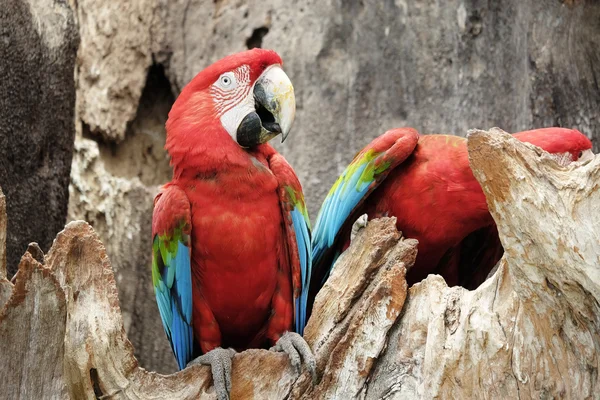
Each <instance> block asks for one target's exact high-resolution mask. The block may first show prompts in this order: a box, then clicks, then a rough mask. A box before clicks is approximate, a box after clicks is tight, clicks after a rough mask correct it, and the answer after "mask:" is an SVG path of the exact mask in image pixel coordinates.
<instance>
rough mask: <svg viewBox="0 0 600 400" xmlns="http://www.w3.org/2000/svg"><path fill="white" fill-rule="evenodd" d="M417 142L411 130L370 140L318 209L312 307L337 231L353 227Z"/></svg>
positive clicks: (329, 263)
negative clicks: (352, 218)
mask: <svg viewBox="0 0 600 400" xmlns="http://www.w3.org/2000/svg"><path fill="white" fill-rule="evenodd" d="M418 141H419V133H418V132H417V131H416V130H415V129H412V128H399V129H391V130H389V131H387V132H385V133H384V134H383V135H381V136H379V137H378V138H376V139H375V140H373V141H372V142H371V143H369V145H367V146H366V147H365V148H364V149H363V150H362V151H360V152H359V153H358V154H357V155H356V156H355V157H354V160H352V162H351V163H350V165H348V167H346V169H345V170H344V172H343V173H342V175H340V177H339V178H338V179H337V180H336V181H335V183H334V184H333V186H332V187H331V189H330V190H329V193H328V194H327V197H325V201H324V202H323V204H322V205H321V209H320V210H319V214H318V216H317V222H316V223H315V229H314V231H313V247H312V257H313V270H312V279H311V282H310V293H311V296H310V301H309V307H310V308H312V307H311V305H312V301H313V300H314V296H316V292H318V290H319V289H320V288H321V287H322V286H323V284H324V283H325V280H326V279H327V277H328V276H329V272H330V270H331V267H332V266H333V265H332V264H333V261H335V260H334V258H335V257H332V256H333V255H334V254H333V253H335V255H337V253H338V252H339V249H336V248H334V243H335V242H336V239H337V238H338V236H339V233H340V231H341V230H342V228H343V227H345V226H346V225H347V224H352V223H354V221H350V220H349V217H350V216H352V215H353V214H354V212H355V211H356V210H357V209H358V207H360V206H361V205H362V203H363V202H364V201H365V199H366V198H367V197H368V196H369V194H370V193H371V192H373V190H375V188H376V187H377V186H378V185H379V184H380V183H381V182H383V181H384V180H385V178H386V177H387V175H388V174H389V173H390V171H392V170H393V169H394V168H395V167H396V166H397V165H399V164H401V163H402V162H403V161H404V160H406V159H407V158H408V157H409V156H410V155H411V154H412V152H413V150H414V149H415V147H416V146H417V142H418Z"/></svg>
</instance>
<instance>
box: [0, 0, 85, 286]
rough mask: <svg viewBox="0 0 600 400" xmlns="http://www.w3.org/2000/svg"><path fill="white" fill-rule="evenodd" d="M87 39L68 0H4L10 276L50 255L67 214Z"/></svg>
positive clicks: (0, 148) (0, 161)
mask: <svg viewBox="0 0 600 400" xmlns="http://www.w3.org/2000/svg"><path fill="white" fill-rule="evenodd" d="M78 43H79V35H78V33H77V27H76V25H75V19H74V16H73V12H72V11H71V9H70V7H69V5H68V3H67V1H66V0H44V1H21V0H19V1H15V0H0V186H1V187H2V189H3V190H4V193H5V194H6V197H7V201H6V202H7V207H8V215H9V220H8V221H9V222H8V235H7V246H8V271H9V273H10V275H12V274H14V273H15V271H16V270H17V265H18V263H19V258H20V257H21V255H22V254H23V253H24V252H25V250H26V249H27V244H28V243H29V242H38V243H39V244H40V245H41V246H42V248H43V249H44V250H48V249H49V248H50V245H51V244H52V240H53V239H54V237H55V236H56V233H57V232H58V231H60V230H61V229H62V228H63V226H64V224H65V219H66V216H67V203H68V200H69V191H68V185H69V174H70V172H71V159H72V155H73V140H74V138H75V127H74V125H73V120H74V118H75V82H74V81H73V70H74V68H75V57H76V52H77V46H78Z"/></svg>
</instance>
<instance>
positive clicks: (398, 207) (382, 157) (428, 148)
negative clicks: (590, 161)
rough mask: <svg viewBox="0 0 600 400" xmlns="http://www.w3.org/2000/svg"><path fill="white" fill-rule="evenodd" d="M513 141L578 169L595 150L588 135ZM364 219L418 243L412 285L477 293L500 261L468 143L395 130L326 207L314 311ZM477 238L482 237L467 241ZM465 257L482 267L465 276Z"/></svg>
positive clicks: (317, 238)
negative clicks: (430, 282)
mask: <svg viewBox="0 0 600 400" xmlns="http://www.w3.org/2000/svg"><path fill="white" fill-rule="evenodd" d="M515 137H516V138H518V139H519V140H521V141H523V142H528V143H531V144H533V145H536V146H538V147H541V148H542V149H543V150H545V151H547V152H550V153H555V154H561V153H564V155H565V156H567V157H568V158H569V159H571V160H573V161H575V160H577V159H579V158H580V157H581V155H582V154H583V153H584V152H586V153H587V152H589V153H591V148H592V143H591V141H590V140H589V139H588V138H587V137H586V136H585V135H583V134H582V133H581V132H579V131H577V130H572V129H564V128H546V129H536V130H531V131H526V132H521V133H517V134H515ZM364 214H367V216H368V219H373V218H378V217H383V216H390V217H391V216H395V217H396V219H397V222H396V225H397V228H398V230H400V231H402V233H403V235H404V236H405V237H408V238H414V239H417V240H418V241H419V244H418V254H417V259H416V262H415V265H414V266H413V267H412V268H411V269H410V270H409V272H408V274H407V281H408V284H409V285H412V284H414V283H416V282H418V281H420V280H422V279H424V278H425V277H427V275H428V274H431V273H438V274H441V275H442V276H443V277H444V278H445V280H446V282H447V283H448V284H449V285H450V286H453V285H457V284H462V285H465V286H468V285H476V284H477V283H480V282H481V281H482V280H485V277H486V276H487V272H488V271H489V270H490V269H491V267H492V266H493V265H494V264H495V263H496V262H497V261H498V260H499V259H500V257H501V256H502V253H503V250H502V247H501V245H500V242H499V239H498V235H497V231H496V226H495V224H494V220H493V219H492V216H491V215H490V213H489V211H488V207H487V203H486V198H485V196H484V194H483V191H482V189H481V186H480V185H479V182H477V180H476V179H475V177H474V176H473V173H472V171H471V168H470V166H469V156H468V152H467V140H466V139H465V138H462V137H458V136H450V135H424V136H420V135H419V134H418V133H417V131H416V130H414V129H412V128H400V129H393V130H390V131H388V132H386V133H384V134H383V135H381V136H380V137H378V138H376V139H374V140H373V141H372V142H371V143H370V144H369V145H368V146H366V147H365V148H364V149H363V150H362V151H361V152H360V153H358V154H357V155H356V157H355V158H354V160H353V161H352V162H351V163H350V165H349V166H348V167H347V168H346V170H345V171H344V172H343V173H342V175H341V176H340V177H339V178H338V179H337V181H336V182H335V184H334V185H333V187H332V188H331V190H330V191H329V194H328V195H327V197H326V198H325V201H324V202H323V205H322V206H321V209H320V211H319V214H318V216H317V221H316V223H315V227H314V230H313V270H312V281H311V286H310V293H309V309H310V305H311V304H312V301H313V300H314V297H315V295H316V293H317V291H318V290H319V288H320V287H321V286H322V284H323V283H324V280H325V279H326V278H327V276H329V272H330V270H331V267H332V266H333V263H334V262H335V260H336V259H337V257H338V256H339V254H340V253H341V252H342V251H344V250H345V249H346V248H347V247H348V246H349V244H350V236H351V228H352V225H353V223H354V222H355V221H356V220H357V218H358V217H359V216H361V215H364ZM474 232H479V233H480V235H479V237H478V238H474V239H472V240H469V241H465V239H466V238H467V237H469V235H471V234H472V233H474ZM468 248H469V249H468ZM467 250H471V251H470V253H471V254H466V253H467V252H468V251H467ZM472 250H475V252H473V251H472ZM461 252H462V253H463V254H461ZM463 256H467V257H469V259H468V262H467V264H469V263H473V264H477V265H479V266H481V267H477V271H473V266H474V265H467V266H466V268H465V261H464V260H461V258H462V257H463ZM474 272H475V275H473V273H474ZM309 313H310V311H309Z"/></svg>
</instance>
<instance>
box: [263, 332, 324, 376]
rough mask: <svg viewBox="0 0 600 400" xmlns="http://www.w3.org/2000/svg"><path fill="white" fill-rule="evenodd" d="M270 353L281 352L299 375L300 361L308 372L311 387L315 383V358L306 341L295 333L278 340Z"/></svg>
mask: <svg viewBox="0 0 600 400" xmlns="http://www.w3.org/2000/svg"><path fill="white" fill-rule="evenodd" d="M269 350H271V351H283V352H284V353H286V354H287V355H288V357H289V358H290V362H291V363H292V367H294V369H295V370H296V372H297V373H298V374H299V373H300V371H301V368H302V361H304V364H306V368H307V369H308V370H309V371H310V376H311V377H312V382H313V385H314V384H316V382H317V370H316V365H317V364H316V362H315V356H313V353H312V351H311V350H310V347H309V346H308V343H306V340H304V338H303V337H302V336H300V335H299V334H297V333H296V332H286V333H284V334H283V336H281V337H280V338H279V340H278V341H277V343H275V346H273V347H271V348H270V349H269Z"/></svg>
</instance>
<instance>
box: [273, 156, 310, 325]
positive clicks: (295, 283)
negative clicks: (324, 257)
mask: <svg viewBox="0 0 600 400" xmlns="http://www.w3.org/2000/svg"><path fill="white" fill-rule="evenodd" d="M269 168H270V169H271V172H273V174H274V175H275V176H276V177H277V180H278V182H279V200H280V202H281V209H282V213H283V220H284V224H285V232H286V235H287V244H288V246H287V247H288V252H289V255H290V264H291V271H292V287H293V296H294V328H295V331H296V332H297V333H299V334H300V335H302V334H303V332H304V327H305V326H306V319H307V314H306V301H307V298H308V283H309V282H310V274H311V268H312V257H311V238H310V220H309V219H308V212H307V210H306V204H305V203H304V194H303V193H302V186H300V182H299V181H298V177H297V176H296V173H295V172H294V170H293V169H292V167H291V166H290V165H289V164H288V163H287V161H285V158H283V156H281V155H280V154H277V153H274V154H273V155H271V156H270V157H269Z"/></svg>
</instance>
